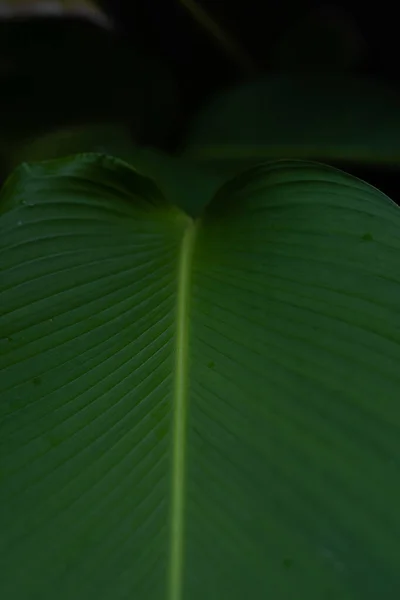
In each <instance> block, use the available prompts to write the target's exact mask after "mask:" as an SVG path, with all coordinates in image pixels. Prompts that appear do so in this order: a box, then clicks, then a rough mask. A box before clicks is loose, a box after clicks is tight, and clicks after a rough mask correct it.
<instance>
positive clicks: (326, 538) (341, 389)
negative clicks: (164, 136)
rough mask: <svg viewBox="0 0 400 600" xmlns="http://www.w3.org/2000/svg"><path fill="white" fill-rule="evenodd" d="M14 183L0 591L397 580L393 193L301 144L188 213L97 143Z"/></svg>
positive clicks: (27, 171)
mask: <svg viewBox="0 0 400 600" xmlns="http://www.w3.org/2000/svg"><path fill="white" fill-rule="evenodd" d="M160 160H161V159H160ZM171 189H172V188H171ZM0 200H1V205H0V206H1V218H0V231H1V235H0V240H1V246H0V252H1V254H0V257H1V258H0V260H1V269H2V270H1V280H0V284H1V288H0V306H1V321H0V331H1V336H2V339H1V354H0V357H1V365H0V366H1V375H0V397H1V401H0V459H1V464H0V506H1V510H0V531H1V536H0V548H1V550H0V552H1V554H0V556H1V558H0V563H1V565H2V576H1V578H0V594H1V597H2V598H12V599H13V600H39V599H40V600H50V599H53V598H55V597H57V598H59V599H60V600H70V599H74V600H88V599H92V598H95V599H96V600H108V599H109V598H113V599H115V600H121V599H125V598H132V597H134V598H136V599H142V598H143V599H146V600H147V599H154V600H159V599H167V600H186V599H190V600H197V599H199V600H200V599H201V600H203V599H204V598H209V599H211V600H214V599H215V600H217V599H218V600H220V599H221V598H232V599H234V600H235V599H237V600H242V599H243V598H274V600H287V599H289V598H309V599H310V600H321V598H329V599H331V600H332V599H340V600H359V599H360V598H363V600H375V599H376V598H377V597H383V598H387V599H389V598H390V599H391V598H397V597H399V595H400V580H399V575H398V574H399V567H400V513H399V510H398V507H399V505H400V393H399V392H400V374H399V370H398V365H399V358H400V314H399V310H398V307H399V301H400V268H399V267H400V237H399V231H400V213H399V209H398V208H397V207H396V206H395V205H394V204H393V203H392V202H391V201H390V200H389V199H388V198H387V197H385V196H384V195H383V194H381V193H379V192H378V191H377V190H375V189H374V188H372V187H370V186H368V185H367V184H364V183H363V182H361V181H359V180H357V179H354V178H350V177H348V176H346V175H345V174H343V173H341V172H339V171H336V170H333V169H330V168H327V167H324V166H321V165H316V164H313V163H305V162H300V161H293V162H288V161H282V162H277V163H275V164H271V165H263V166H259V167H257V168H254V169H252V170H249V171H247V172H246V173H244V174H242V175H241V176H240V177H237V178H235V179H233V180H232V181H230V182H228V183H227V184H225V185H224V186H222V187H221V188H220V189H219V190H218V191H217V192H216V193H215V195H214V197H213V198H212V200H211V201H210V202H209V204H208V206H207V207H206V209H205V210H204V211H203V213H202V216H201V217H199V218H197V219H196V220H194V221H193V220H192V219H191V218H189V217H188V216H186V215H185V213H184V212H183V211H182V210H181V209H179V208H176V207H175V205H174V198H173V193H172V191H171V192H166V193H164V194H163V193H161V192H160V191H159V189H158V188H157V186H156V185H155V184H154V182H153V181H152V180H151V179H150V178H149V177H144V176H143V175H140V174H139V173H138V172H137V171H136V170H135V169H133V168H131V167H129V166H128V165H127V164H125V163H123V162H122V161H119V160H117V159H111V158H106V157H104V156H97V155H83V156H78V157H76V158H71V159H64V160H60V161H54V162H49V163H43V164H38V165H31V166H27V165H25V166H22V167H20V168H19V169H18V170H17V171H16V173H15V174H14V175H13V176H12V177H11V178H10V179H9V181H8V182H7V183H6V185H5V187H4V188H3V191H2V195H1V199H0Z"/></svg>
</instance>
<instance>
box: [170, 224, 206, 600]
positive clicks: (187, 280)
mask: <svg viewBox="0 0 400 600" xmlns="http://www.w3.org/2000/svg"><path fill="white" fill-rule="evenodd" d="M198 223H199V221H197V220H196V221H194V220H192V219H191V220H190V223H189V224H188V226H187V228H186V230H185V232H184V235H183V239H182V244H181V248H180V256H179V266H178V286H177V294H178V298H177V314H176V319H177V322H176V324H177V329H176V349H175V379H174V387H173V398H172V410H173V430H172V436H173V438H172V439H173V447H172V486H171V512H170V536H171V539H170V554H169V571H168V573H169V586H168V600H181V599H182V590H183V569H184V564H183V563H184V505H185V463H186V432H187V405H188V346H189V311H190V288H191V285H190V284H191V271H192V258H193V250H194V244H195V239H196V232H197V230H198Z"/></svg>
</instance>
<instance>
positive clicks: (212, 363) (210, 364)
mask: <svg viewBox="0 0 400 600" xmlns="http://www.w3.org/2000/svg"><path fill="white" fill-rule="evenodd" d="M207 367H208V368H209V369H214V367H215V362H214V361H212V360H210V362H209V363H207Z"/></svg>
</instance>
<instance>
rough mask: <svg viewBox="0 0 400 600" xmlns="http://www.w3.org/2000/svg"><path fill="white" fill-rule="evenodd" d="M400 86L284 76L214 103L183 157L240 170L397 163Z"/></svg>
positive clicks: (230, 170)
mask: <svg viewBox="0 0 400 600" xmlns="http://www.w3.org/2000/svg"><path fill="white" fill-rule="evenodd" d="M399 106H400V96H399V94H398V91H396V90H392V89H390V88H388V87H386V86H384V85H382V84H378V83H377V82H374V81H371V80H368V79H366V78H360V77H344V76H335V75H331V76H318V75H306V74H300V75H279V76H276V77H270V78H268V79H264V80H260V81H256V82H252V83H247V84H243V85H241V86H239V87H237V88H235V89H232V90H228V91H226V92H224V93H222V94H221V95H220V96H218V97H217V98H215V99H214V100H212V101H211V102H210V104H209V106H208V107H206V108H205V109H204V110H203V111H202V113H201V114H200V115H199V116H198V118H197V120H196V121H195V122H194V124H193V126H192V129H191V131H190V133H189V135H188V142H187V148H186V150H185V155H186V156H188V157H190V158H194V159H196V160H198V161H200V162H201V163H203V164H208V163H210V164H211V165H212V164H214V165H215V166H216V167H217V168H218V169H223V170H225V171H227V172H228V173H235V172H237V170H238V169H243V168H245V167H248V166H249V165H252V164H254V163H257V162H260V161H263V160H266V159H279V158H303V159H304V158H307V159H318V160H322V161H327V162H330V161H342V162H343V161H349V162H358V163H360V162H361V163H363V162H365V163H385V164H393V163H396V164H399V162H400V141H399V140H400V111H399Z"/></svg>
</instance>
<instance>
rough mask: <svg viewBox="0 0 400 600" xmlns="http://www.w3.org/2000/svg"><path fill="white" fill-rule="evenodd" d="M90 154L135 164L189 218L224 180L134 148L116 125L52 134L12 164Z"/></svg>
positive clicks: (35, 141) (184, 162)
mask: <svg viewBox="0 0 400 600" xmlns="http://www.w3.org/2000/svg"><path fill="white" fill-rule="evenodd" d="M89 152H93V153H102V154H108V155H112V156H114V157H117V158H120V159H122V160H124V161H126V162H128V163H130V164H134V165H135V169H136V170H137V171H138V172H139V173H141V174H142V175H145V176H147V177H152V178H153V179H154V180H155V181H156V183H157V185H158V187H159V188H160V190H161V191H162V192H163V193H164V195H166V196H167V197H168V196H169V197H171V199H172V200H171V201H172V202H175V203H176V204H179V205H180V207H181V208H182V209H183V210H185V211H186V212H189V213H190V214H191V215H192V216H196V215H198V214H199V212H200V211H201V210H202V208H203V207H204V205H205V204H207V202H208V201H209V200H211V198H212V196H213V195H214V193H215V191H216V189H217V188H218V187H219V186H220V185H221V184H222V183H223V181H224V180H225V177H224V176H221V175H220V174H218V173H215V172H214V171H213V170H209V169H206V168H204V167H202V166H200V165H198V164H196V163H192V162H191V161H189V160H185V159H183V158H179V159H178V158H176V157H174V156H168V155H164V154H162V153H161V152H158V151H156V150H155V149H153V148H143V147H140V146H137V145H135V144H134V143H133V141H132V139H131V136H130V135H129V132H128V131H127V129H126V127H123V126H122V125H119V124H118V123H110V124H102V125H92V126H81V127H70V128H67V129H62V130H59V131H54V132H52V133H50V134H48V135H46V136H41V137H38V138H36V139H33V140H31V141H30V142H29V143H27V144H25V145H23V146H22V147H21V148H20V149H19V150H18V152H16V153H15V156H14V157H13V161H12V162H13V166H14V167H16V166H17V165H19V164H20V163H21V162H25V161H27V162H32V161H43V160H49V159H53V158H63V157H65V156H69V155H72V154H78V153H79V154H80V153H89Z"/></svg>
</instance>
